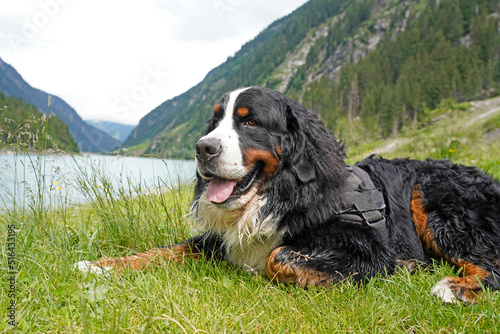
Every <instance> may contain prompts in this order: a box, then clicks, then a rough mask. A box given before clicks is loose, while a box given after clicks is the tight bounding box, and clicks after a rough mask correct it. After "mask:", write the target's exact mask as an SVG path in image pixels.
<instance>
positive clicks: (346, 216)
mask: <svg viewBox="0 0 500 334" xmlns="http://www.w3.org/2000/svg"><path fill="white" fill-rule="evenodd" d="M347 169H348V170H349V172H350V173H349V177H348V178H347V180H346V183H345V185H344V189H343V190H342V195H341V202H340V204H339V206H338V208H336V211H337V213H338V215H339V216H340V219H341V220H342V221H345V222H348V223H353V224H359V225H363V226H369V227H370V228H373V231H375V233H376V234H377V235H378V237H379V238H380V240H381V241H383V242H384V243H386V244H387V243H388V242H389V232H388V230H387V224H386V220H385V201H384V196H383V194H382V192H381V191H380V190H379V189H377V188H375V186H374V185H373V182H372V180H371V179H370V176H369V175H368V173H366V172H365V171H364V170H362V169H361V168H359V167H356V166H350V165H348V166H347Z"/></svg>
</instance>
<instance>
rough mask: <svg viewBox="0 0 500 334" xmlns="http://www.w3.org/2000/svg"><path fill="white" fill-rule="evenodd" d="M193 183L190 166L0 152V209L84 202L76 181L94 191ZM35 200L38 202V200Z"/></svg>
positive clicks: (187, 163) (153, 160)
mask: <svg viewBox="0 0 500 334" xmlns="http://www.w3.org/2000/svg"><path fill="white" fill-rule="evenodd" d="M194 179H195V162H194V161H182V160H162V159H157V158H139V157H117V156H104V155H82V156H74V157H73V156H67V155H63V156H52V155H47V156H37V155H34V154H33V155H9V154H0V207H1V208H2V209H5V208H12V207H13V206H14V203H15V205H16V206H27V205H32V204H33V203H36V201H37V200H38V199H39V198H43V201H42V202H43V205H46V206H50V207H57V206H58V205H60V204H61V203H65V204H78V203H82V202H84V201H85V197H84V196H83V194H82V193H81V189H82V187H81V182H82V180H84V182H86V183H87V184H88V185H89V186H93V187H96V188H101V189H105V188H109V184H111V185H112V186H113V188H115V189H125V190H127V189H131V190H132V191H133V192H137V190H138V189H141V191H147V190H148V189H154V188H158V187H165V186H174V187H175V186H177V185H178V184H179V183H183V184H184V183H188V182H191V181H193V180H194ZM38 202H40V201H39V200H38Z"/></svg>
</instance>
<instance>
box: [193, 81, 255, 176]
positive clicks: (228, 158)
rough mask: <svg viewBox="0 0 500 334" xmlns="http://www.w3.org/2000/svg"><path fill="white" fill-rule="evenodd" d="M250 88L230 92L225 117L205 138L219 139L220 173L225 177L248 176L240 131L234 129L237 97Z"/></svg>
mask: <svg viewBox="0 0 500 334" xmlns="http://www.w3.org/2000/svg"><path fill="white" fill-rule="evenodd" d="M247 89H248V88H242V89H238V90H235V91H233V92H231V93H229V99H228V101H227V105H226V106H225V108H224V117H223V118H222V120H221V121H220V123H219V126H218V127H217V128H215V129H214V130H213V131H212V132H210V133H209V134H207V135H206V136H205V137H203V138H216V139H218V140H219V142H220V144H221V147H222V152H221V155H220V157H219V159H220V160H219V170H218V172H219V175H218V176H220V177H222V178H224V179H231V180H240V179H242V178H243V177H245V176H246V174H247V170H246V168H245V166H244V165H243V154H242V152H241V148H240V140H239V136H238V133H237V132H236V130H235V129H234V118H233V115H234V105H235V103H236V98H237V97H238V95H240V94H241V93H242V92H244V91H245V90H247Z"/></svg>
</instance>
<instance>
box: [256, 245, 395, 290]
mask: <svg viewBox="0 0 500 334" xmlns="http://www.w3.org/2000/svg"><path fill="white" fill-rule="evenodd" d="M381 252H382V250H381ZM385 258H386V259H388V257H385ZM394 267H395V263H393V262H392V261H390V260H386V262H385V263H384V261H382V260H381V259H379V261H378V262H376V261H371V259H370V257H368V256H366V254H363V253H362V252H356V251H352V250H351V252H350V253H346V252H345V251H342V250H341V249H328V250H324V249H323V250H322V249H306V248H304V249H299V248H296V247H290V246H281V247H278V248H276V249H274V250H273V251H272V252H271V254H270V255H269V257H268V259H267V263H266V274H267V276H268V277H269V279H270V280H272V281H273V282H281V283H285V284H297V285H299V286H300V287H301V288H304V289H305V288H307V287H309V286H323V287H326V286H329V285H332V284H336V283H340V282H343V281H346V280H348V279H352V280H353V281H354V282H360V283H361V282H364V281H366V280H367V279H369V278H371V277H373V276H375V275H377V274H383V275H384V274H390V273H392V271H393V270H394V269H393V268H394Z"/></svg>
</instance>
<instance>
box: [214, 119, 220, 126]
mask: <svg viewBox="0 0 500 334" xmlns="http://www.w3.org/2000/svg"><path fill="white" fill-rule="evenodd" d="M219 123H220V122H219V120H217V121H214V128H216V127H218V126H219Z"/></svg>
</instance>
